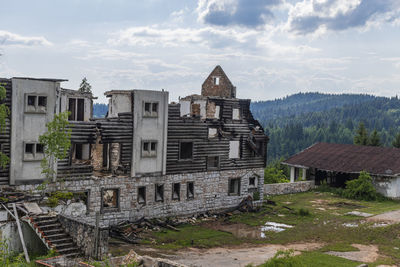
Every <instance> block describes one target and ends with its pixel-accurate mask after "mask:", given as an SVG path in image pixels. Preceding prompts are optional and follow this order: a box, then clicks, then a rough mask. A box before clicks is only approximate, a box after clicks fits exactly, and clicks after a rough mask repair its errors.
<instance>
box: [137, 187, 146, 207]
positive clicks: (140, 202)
mask: <svg viewBox="0 0 400 267" xmlns="http://www.w3.org/2000/svg"><path fill="white" fill-rule="evenodd" d="M140 189H144V196H143V201H141V200H140V198H139V196H140V194H139V192H140ZM137 202H138V203H139V204H141V205H143V206H144V205H146V203H147V193H146V186H139V187H138V188H137Z"/></svg>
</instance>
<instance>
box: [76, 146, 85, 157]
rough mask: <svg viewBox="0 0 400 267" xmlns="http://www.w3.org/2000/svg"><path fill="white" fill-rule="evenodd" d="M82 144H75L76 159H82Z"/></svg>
mask: <svg viewBox="0 0 400 267" xmlns="http://www.w3.org/2000/svg"><path fill="white" fill-rule="evenodd" d="M82 154H83V153H82V144H75V159H82Z"/></svg>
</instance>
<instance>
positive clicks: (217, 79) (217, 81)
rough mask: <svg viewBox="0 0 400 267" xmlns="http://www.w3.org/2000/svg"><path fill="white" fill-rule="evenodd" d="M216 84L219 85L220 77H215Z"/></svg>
mask: <svg viewBox="0 0 400 267" xmlns="http://www.w3.org/2000/svg"><path fill="white" fill-rule="evenodd" d="M213 80H214V85H219V77H213Z"/></svg>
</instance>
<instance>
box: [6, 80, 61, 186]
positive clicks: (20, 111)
mask: <svg viewBox="0 0 400 267" xmlns="http://www.w3.org/2000/svg"><path fill="white" fill-rule="evenodd" d="M59 90H60V83H59V82H53V81H40V80H28V79H17V78H13V79H12V108H11V110H12V111H11V151H12V153H11V164H10V184H18V183H26V182H29V181H35V180H36V181H37V180H38V179H43V178H44V176H43V175H42V174H41V171H42V170H41V168H40V160H35V161H24V152H25V147H24V142H38V141H39V136H40V135H42V134H43V133H45V132H46V131H47V128H46V123H47V122H50V121H51V120H53V118H54V113H55V112H56V111H58V109H57V107H58V104H57V102H58V92H59ZM26 94H31V95H43V96H44V95H45V96H47V110H46V112H45V113H28V112H25V105H26Z"/></svg>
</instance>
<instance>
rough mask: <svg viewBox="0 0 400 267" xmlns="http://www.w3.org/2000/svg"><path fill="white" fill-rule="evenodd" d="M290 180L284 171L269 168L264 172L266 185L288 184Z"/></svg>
mask: <svg viewBox="0 0 400 267" xmlns="http://www.w3.org/2000/svg"><path fill="white" fill-rule="evenodd" d="M288 182H289V180H288V179H287V178H286V176H285V174H284V173H283V171H282V170H279V169H277V168H276V167H273V166H269V167H267V168H265V170H264V183H265V184H276V183H288Z"/></svg>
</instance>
